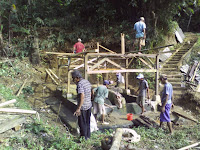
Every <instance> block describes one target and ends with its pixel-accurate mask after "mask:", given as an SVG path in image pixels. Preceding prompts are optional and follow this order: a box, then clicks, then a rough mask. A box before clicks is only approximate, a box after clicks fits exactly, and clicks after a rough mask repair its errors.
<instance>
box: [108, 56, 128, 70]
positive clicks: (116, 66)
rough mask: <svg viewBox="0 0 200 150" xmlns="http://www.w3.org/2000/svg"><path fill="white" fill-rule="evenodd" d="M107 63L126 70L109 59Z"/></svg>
mask: <svg viewBox="0 0 200 150" xmlns="http://www.w3.org/2000/svg"><path fill="white" fill-rule="evenodd" d="M106 61H107V62H109V63H111V64H113V65H114V66H116V67H118V68H121V69H125V68H123V67H121V66H120V65H118V64H117V63H115V62H114V61H112V60H110V59H108V58H107V59H106Z"/></svg>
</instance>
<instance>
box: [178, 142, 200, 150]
mask: <svg viewBox="0 0 200 150" xmlns="http://www.w3.org/2000/svg"><path fill="white" fill-rule="evenodd" d="M199 144H200V142H197V143H194V144H192V145H188V146H185V147H182V148H179V149H178V150H188V149H190V148H192V147H195V146H198V145H199Z"/></svg>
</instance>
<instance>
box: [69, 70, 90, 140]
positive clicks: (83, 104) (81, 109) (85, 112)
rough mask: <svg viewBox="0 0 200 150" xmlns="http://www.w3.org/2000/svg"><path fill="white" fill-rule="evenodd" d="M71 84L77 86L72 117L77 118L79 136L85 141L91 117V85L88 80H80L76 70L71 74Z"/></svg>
mask: <svg viewBox="0 0 200 150" xmlns="http://www.w3.org/2000/svg"><path fill="white" fill-rule="evenodd" d="M72 78H73V82H74V83H75V84H76V85H77V88H76V91H77V100H78V104H77V109H76V111H75V112H74V115H76V116H77V117H78V125H79V127H80V136H84V137H85V139H86V140H87V139H88V138H90V116H91V107H92V102H91V84H90V82H89V81H88V80H85V79H83V78H82V75H81V73H80V72H79V71H78V70H74V71H73V72H72Z"/></svg>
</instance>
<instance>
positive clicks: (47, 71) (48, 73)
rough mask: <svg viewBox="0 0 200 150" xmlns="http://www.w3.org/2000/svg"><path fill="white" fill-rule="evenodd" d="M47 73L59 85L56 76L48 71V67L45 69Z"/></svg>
mask: <svg viewBox="0 0 200 150" xmlns="http://www.w3.org/2000/svg"><path fill="white" fill-rule="evenodd" d="M45 70H46V72H47V74H48V75H49V76H50V77H51V79H52V80H53V81H54V82H55V83H56V84H57V85H58V82H57V81H56V80H55V79H54V77H53V76H52V75H51V73H50V72H49V71H48V69H45Z"/></svg>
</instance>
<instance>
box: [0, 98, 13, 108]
mask: <svg viewBox="0 0 200 150" xmlns="http://www.w3.org/2000/svg"><path fill="white" fill-rule="evenodd" d="M15 102H16V99H12V100H10V101H6V102H4V103H1V104H0V107H4V106H7V105H10V104H13V103H15Z"/></svg>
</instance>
